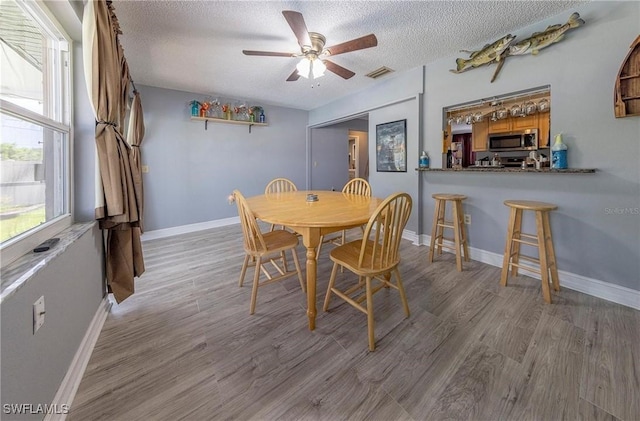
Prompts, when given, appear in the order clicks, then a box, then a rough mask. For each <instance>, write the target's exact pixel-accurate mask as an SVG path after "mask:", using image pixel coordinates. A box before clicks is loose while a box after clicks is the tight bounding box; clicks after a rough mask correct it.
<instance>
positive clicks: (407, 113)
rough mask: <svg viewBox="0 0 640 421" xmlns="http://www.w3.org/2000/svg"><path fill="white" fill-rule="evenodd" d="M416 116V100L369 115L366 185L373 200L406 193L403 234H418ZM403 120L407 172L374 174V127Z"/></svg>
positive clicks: (381, 109) (375, 111)
mask: <svg viewBox="0 0 640 421" xmlns="http://www.w3.org/2000/svg"><path fill="white" fill-rule="evenodd" d="M417 117H418V114H417V112H416V100H415V99H413V100H408V101H403V102H400V103H398V104H394V105H391V106H388V107H384V108H380V109H377V110H374V111H371V112H370V113H369V134H370V136H369V137H370V139H371V140H370V142H369V157H370V161H369V184H371V189H372V190H373V191H374V192H375V195H376V196H377V197H387V196H389V195H390V194H392V193H395V192H406V193H409V194H410V195H411V198H412V199H413V201H414V204H413V210H412V211H411V217H410V218H409V222H407V227H406V229H407V230H410V231H413V232H417V231H418V220H419V219H420V218H419V215H418V208H417V205H418V201H419V193H418V192H419V190H418V178H417V177H416V172H415V168H416V167H417V166H418V165H417V163H418V150H419V139H418V137H419V136H418V133H419V132H418V118H417ZM403 119H406V120H407V139H406V140H407V172H378V171H377V169H376V126H377V125H378V124H383V123H389V122H392V121H398V120H403Z"/></svg>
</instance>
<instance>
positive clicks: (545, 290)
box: [536, 211, 551, 304]
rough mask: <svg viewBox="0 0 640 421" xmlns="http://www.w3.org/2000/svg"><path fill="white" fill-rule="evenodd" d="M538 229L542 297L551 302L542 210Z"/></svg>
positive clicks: (538, 214)
mask: <svg viewBox="0 0 640 421" xmlns="http://www.w3.org/2000/svg"><path fill="white" fill-rule="evenodd" d="M536 231H537V233H538V254H539V256H538V257H539V259H540V277H541V278H542V297H543V298H544V300H545V301H546V302H547V303H549V304H551V289H550V288H549V265H548V263H547V241H546V238H545V232H544V223H543V221H542V212H540V211H536Z"/></svg>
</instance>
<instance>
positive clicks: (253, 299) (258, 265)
mask: <svg viewBox="0 0 640 421" xmlns="http://www.w3.org/2000/svg"><path fill="white" fill-rule="evenodd" d="M261 267H262V257H258V258H257V259H256V272H255V273H254V275H253V289H252V290H251V305H250V307H249V314H253V313H255V311H256V300H257V299H258V280H259V279H260V268H261Z"/></svg>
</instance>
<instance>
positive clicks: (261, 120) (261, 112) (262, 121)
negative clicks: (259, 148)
mask: <svg viewBox="0 0 640 421" xmlns="http://www.w3.org/2000/svg"><path fill="white" fill-rule="evenodd" d="M258 121H259V122H260V123H264V122H265V116H264V110H260V117H258Z"/></svg>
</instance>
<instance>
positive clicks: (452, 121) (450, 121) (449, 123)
mask: <svg viewBox="0 0 640 421" xmlns="http://www.w3.org/2000/svg"><path fill="white" fill-rule="evenodd" d="M455 122H456V118H455V117H454V116H452V115H450V116H449V118H447V124H448V125H449V126H451V125H452V124H453V123H455Z"/></svg>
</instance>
